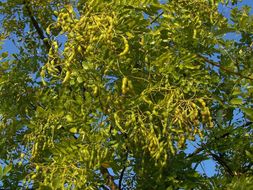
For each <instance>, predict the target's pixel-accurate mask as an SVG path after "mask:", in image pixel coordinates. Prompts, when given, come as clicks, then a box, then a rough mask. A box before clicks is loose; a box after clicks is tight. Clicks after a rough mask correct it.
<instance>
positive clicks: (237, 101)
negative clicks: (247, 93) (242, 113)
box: [230, 98, 243, 105]
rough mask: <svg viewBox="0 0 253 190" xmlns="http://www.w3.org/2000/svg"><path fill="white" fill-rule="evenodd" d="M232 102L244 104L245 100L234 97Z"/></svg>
mask: <svg viewBox="0 0 253 190" xmlns="http://www.w3.org/2000/svg"><path fill="white" fill-rule="evenodd" d="M230 103H231V104H234V105H241V104H243V100H242V99H241V98H233V99H232V100H230Z"/></svg>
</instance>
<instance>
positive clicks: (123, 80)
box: [121, 77, 128, 94]
mask: <svg viewBox="0 0 253 190" xmlns="http://www.w3.org/2000/svg"><path fill="white" fill-rule="evenodd" d="M127 81H128V79H127V77H123V79H122V87H121V89H122V94H126V92H127Z"/></svg>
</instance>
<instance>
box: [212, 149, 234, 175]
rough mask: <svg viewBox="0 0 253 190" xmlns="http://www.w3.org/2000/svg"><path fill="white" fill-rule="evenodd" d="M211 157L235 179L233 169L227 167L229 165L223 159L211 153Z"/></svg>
mask: <svg viewBox="0 0 253 190" xmlns="http://www.w3.org/2000/svg"><path fill="white" fill-rule="evenodd" d="M209 155H210V156H212V157H213V159H214V160H216V161H217V162H218V163H219V164H220V165H221V166H222V167H223V168H224V169H225V171H226V172H227V173H228V174H229V175H230V176H231V177H234V172H233V171H232V170H231V168H230V167H229V166H228V165H227V163H226V162H225V161H224V160H223V159H222V157H220V156H218V155H216V154H213V153H209Z"/></svg>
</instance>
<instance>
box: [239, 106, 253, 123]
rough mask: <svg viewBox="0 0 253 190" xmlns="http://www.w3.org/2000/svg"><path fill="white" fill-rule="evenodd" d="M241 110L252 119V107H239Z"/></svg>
mask: <svg viewBox="0 0 253 190" xmlns="http://www.w3.org/2000/svg"><path fill="white" fill-rule="evenodd" d="M241 110H242V111H243V112H244V113H245V115H246V116H248V117H249V118H250V119H251V120H253V109H252V108H241Z"/></svg>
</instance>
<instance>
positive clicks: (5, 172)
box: [3, 164, 12, 176]
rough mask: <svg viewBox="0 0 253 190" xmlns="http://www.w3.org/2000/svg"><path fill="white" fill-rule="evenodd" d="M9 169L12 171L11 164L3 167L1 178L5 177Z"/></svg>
mask: <svg viewBox="0 0 253 190" xmlns="http://www.w3.org/2000/svg"><path fill="white" fill-rule="evenodd" d="M11 169H12V165H11V164H9V165H7V166H5V167H4V170H3V176H5V175H6V174H7V173H8V172H9V171H10V170H11Z"/></svg>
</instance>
